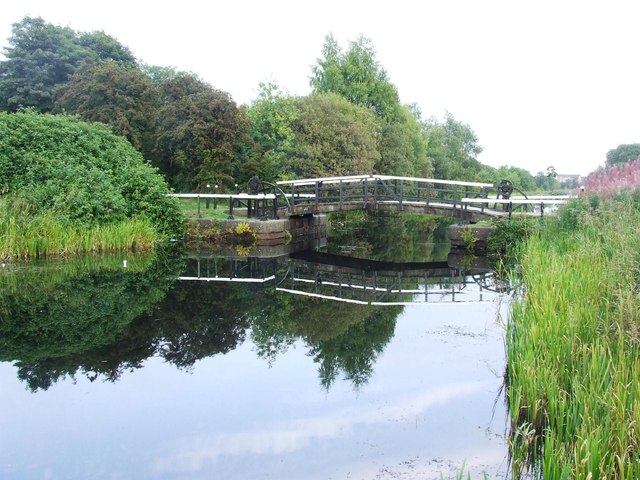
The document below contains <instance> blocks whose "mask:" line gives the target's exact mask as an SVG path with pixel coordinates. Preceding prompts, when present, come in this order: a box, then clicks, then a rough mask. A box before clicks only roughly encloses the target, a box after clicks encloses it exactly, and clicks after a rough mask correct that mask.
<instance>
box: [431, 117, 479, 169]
mask: <svg viewBox="0 0 640 480" xmlns="http://www.w3.org/2000/svg"><path fill="white" fill-rule="evenodd" d="M425 130H426V134H427V138H428V155H429V158H430V159H431V160H432V162H433V167H434V174H435V177H436V178H440V179H445V180H466V181H477V180H478V176H479V173H480V172H481V170H482V168H483V166H482V164H481V163H480V162H479V161H478V160H477V158H476V157H477V156H478V155H479V154H480V153H481V152H482V147H481V146H480V145H479V144H478V137H477V136H476V134H475V133H474V131H473V130H472V129H471V127H470V126H469V125H467V124H465V123H462V122H459V121H457V120H456V119H455V118H454V117H453V115H452V114H451V113H448V112H447V113H446V115H445V121H444V122H443V123H441V122H439V121H438V120H436V119H435V118H431V119H429V120H427V121H426V122H425Z"/></svg>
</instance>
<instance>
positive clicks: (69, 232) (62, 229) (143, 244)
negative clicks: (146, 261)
mask: <svg viewBox="0 0 640 480" xmlns="http://www.w3.org/2000/svg"><path fill="white" fill-rule="evenodd" d="M156 237H157V233H156V232H155V229H154V228H153V226H152V225H151V223H150V222H149V221H148V220H146V219H140V218H133V219H128V220H125V221H122V222H118V223H112V224H107V225H94V226H87V225H82V224H75V223H72V222H69V221H67V220H65V219H64V218H60V217H58V216H56V215H55V214H54V213H49V212H47V213H43V214H38V215H15V214H14V213H13V212H12V211H10V210H9V209H6V208H2V206H1V205H0V259H3V260H7V259H12V258H38V257H42V256H49V255H68V254H78V253H86V252H117V251H130V250H146V249H149V248H152V246H153V242H154V239H155V238H156Z"/></svg>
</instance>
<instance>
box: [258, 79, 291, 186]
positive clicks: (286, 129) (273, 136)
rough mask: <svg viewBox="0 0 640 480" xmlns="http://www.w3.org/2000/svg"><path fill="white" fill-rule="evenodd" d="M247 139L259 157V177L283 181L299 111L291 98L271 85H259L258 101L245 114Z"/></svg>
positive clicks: (268, 83)
mask: <svg viewBox="0 0 640 480" xmlns="http://www.w3.org/2000/svg"><path fill="white" fill-rule="evenodd" d="M247 115H248V117H249V119H250V121H251V125H250V127H249V135H250V136H251V138H252V139H253V141H254V142H255V145H256V147H257V148H258V150H259V155H260V156H261V157H262V167H261V173H262V175H263V176H264V177H265V178H266V179H268V180H277V179H280V178H284V176H285V174H286V172H285V171H284V169H285V166H286V164H287V163H288V162H289V160H290V158H291V156H292V155H293V151H294V144H295V133H294V131H293V129H294V122H295V121H296V120H297V119H298V115H299V111H298V108H297V107H296V100H295V98H294V97H291V96H289V95H286V94H284V93H283V92H282V91H281V90H280V88H279V87H278V86H277V85H276V84H275V83H273V82H267V83H261V84H260V92H259V94H258V98H257V99H256V100H254V101H253V102H252V103H251V106H250V107H249V109H248V111H247Z"/></svg>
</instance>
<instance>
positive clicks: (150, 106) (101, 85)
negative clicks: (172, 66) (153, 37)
mask: <svg viewBox="0 0 640 480" xmlns="http://www.w3.org/2000/svg"><path fill="white" fill-rule="evenodd" d="M157 106H158V105H157V96H156V92H155V90H154V88H153V85H152V83H151V81H150V80H149V79H148V77H146V76H145V75H144V74H143V73H142V72H141V71H140V70H138V69H137V68H132V67H130V66H126V65H122V64H119V63H116V62H114V61H111V60H108V61H104V62H100V63H95V64H94V63H86V64H84V65H83V66H81V67H80V68H79V69H78V70H77V72H76V73H75V74H73V75H72V76H71V77H70V78H69V81H68V82H66V83H65V84H64V85H63V86H62V87H61V88H60V89H59V90H58V93H57V95H56V100H55V107H54V112H55V113H60V112H66V113H70V114H78V115H80V116H81V117H82V118H83V119H84V120H87V121H89V122H102V123H106V124H108V125H111V127H112V128H113V131H114V132H115V133H117V134H118V135H122V136H123V137H126V138H127V140H129V141H130V142H131V144H132V145H133V146H134V147H136V148H137V149H138V150H139V151H141V152H143V153H147V155H148V154H149V152H150V151H151V142H152V136H153V127H154V116H155V112H156V110H157Z"/></svg>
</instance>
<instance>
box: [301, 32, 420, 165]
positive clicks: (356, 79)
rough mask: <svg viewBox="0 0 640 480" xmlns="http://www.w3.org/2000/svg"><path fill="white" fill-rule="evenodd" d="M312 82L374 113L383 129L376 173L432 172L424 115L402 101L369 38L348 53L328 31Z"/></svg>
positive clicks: (317, 89)
mask: <svg viewBox="0 0 640 480" xmlns="http://www.w3.org/2000/svg"><path fill="white" fill-rule="evenodd" d="M311 86H312V87H313V89H314V91H315V92H316V93H334V94H337V95H340V96H341V97H343V98H345V99H347V100H348V101H349V102H351V103H353V104H354V105H359V106H361V107H364V108H367V109H369V110H371V112H373V114H374V115H375V117H376V119H377V120H378V128H377V130H378V131H379V133H380V141H379V145H378V150H379V154H380V156H379V161H377V162H376V164H375V165H374V171H375V172H376V173H383V174H391V175H409V176H417V175H430V174H431V171H432V167H431V162H430V160H429V158H428V157H427V155H426V147H427V143H426V137H425V135H424V132H423V131H422V125H421V123H420V119H419V115H417V114H416V111H415V110H411V109H410V108H408V107H404V106H402V105H401V104H400V100H399V96H398V91H397V89H396V87H395V86H394V85H393V84H392V83H391V82H390V80H389V78H388V76H387V73H386V71H385V70H384V69H383V68H382V67H381V65H380V64H379V62H378V61H377V59H376V57H375V49H374V48H373V45H372V43H371V41H370V40H368V39H367V38H365V37H360V38H358V39H357V40H356V41H355V42H351V43H350V44H349V48H348V49H347V51H346V52H343V51H342V50H341V49H340V46H339V45H338V43H337V42H336V40H335V38H334V37H333V36H331V35H329V36H327V37H326V39H325V44H324V47H323V58H319V59H318V64H317V65H316V66H314V67H313V76H312V77H311ZM361 173H362V172H361Z"/></svg>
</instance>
